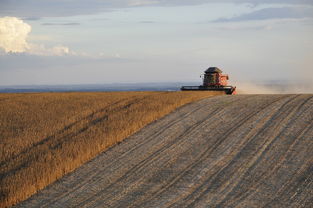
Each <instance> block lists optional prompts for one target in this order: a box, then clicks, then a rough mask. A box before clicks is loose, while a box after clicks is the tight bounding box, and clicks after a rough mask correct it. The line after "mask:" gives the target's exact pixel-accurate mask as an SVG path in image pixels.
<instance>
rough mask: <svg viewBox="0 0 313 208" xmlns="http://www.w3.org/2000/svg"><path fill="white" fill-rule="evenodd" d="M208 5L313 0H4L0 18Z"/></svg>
mask: <svg viewBox="0 0 313 208" xmlns="http://www.w3.org/2000/svg"><path fill="white" fill-rule="evenodd" d="M207 3H234V4H243V3H244V4H251V5H259V4H293V5H311V6H312V5H313V1H312V0H103V1H99V0H88V1H86V0H40V1H38V0H23V1H21V0H1V2H0V14H2V15H6V16H16V17H22V18H32V19H33V20H35V19H36V18H40V17H61V16H74V15H85V14H94V13H99V12H105V11H112V10H113V9H119V8H129V7H139V6H184V5H199V4H207ZM38 8H40V9H38Z"/></svg>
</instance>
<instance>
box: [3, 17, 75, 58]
mask: <svg viewBox="0 0 313 208" xmlns="http://www.w3.org/2000/svg"><path fill="white" fill-rule="evenodd" d="M30 31H31V26H30V25H29V24H27V23H25V22H23V20H21V19H18V18H16V17H2V18H0V48H2V49H3V50H4V52H5V53H28V54H33V55H41V56H64V55H76V54H75V52H72V51H71V50H70V49H69V48H68V47H66V46H63V45H57V46H54V47H52V48H47V47H45V46H44V45H38V44H32V43H29V42H27V37H28V34H29V33H30Z"/></svg>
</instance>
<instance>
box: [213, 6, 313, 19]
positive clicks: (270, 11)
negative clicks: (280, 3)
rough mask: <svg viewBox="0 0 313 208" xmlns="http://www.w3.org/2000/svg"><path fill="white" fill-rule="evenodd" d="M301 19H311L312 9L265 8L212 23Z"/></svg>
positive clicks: (312, 15)
mask: <svg viewBox="0 0 313 208" xmlns="http://www.w3.org/2000/svg"><path fill="white" fill-rule="evenodd" d="M303 18H313V8H305V7H282V8H265V9H260V10H257V11H254V12H251V13H248V14H243V15H240V16H236V17H231V18H220V19H217V20H215V21H213V22H239V21H253V20H268V19H303Z"/></svg>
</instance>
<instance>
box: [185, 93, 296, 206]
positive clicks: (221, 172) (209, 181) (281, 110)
mask: <svg viewBox="0 0 313 208" xmlns="http://www.w3.org/2000/svg"><path fill="white" fill-rule="evenodd" d="M298 97H299V95H298V96H294V97H292V98H291V99H289V100H288V101H287V102H285V103H284V104H283V105H282V106H281V107H280V108H279V109H278V110H277V112H276V114H274V116H273V117H278V116H279V114H281V113H285V112H286V111H284V107H285V106H287V105H288V104H289V103H291V102H292V101H294V100H295V99H297V98H298ZM265 108H266V107H265ZM291 108H295V107H294V106H291V107H290V109H291ZM288 110H289V109H288ZM288 113H290V112H288ZM270 120H271V119H270ZM268 124H269V122H268ZM265 126H266V127H268V125H265ZM266 127H265V128H264V129H266ZM264 129H262V130H264ZM257 136H258V135H256V137H257ZM251 140H253V138H252V139H251ZM251 140H250V141H249V143H250V142H251ZM249 143H248V144H249ZM248 144H246V145H245V146H247V145H248ZM257 152H258V151H257ZM241 154H242V151H240V152H238V153H237V155H236V156H234V158H233V159H232V160H231V161H230V162H229V163H227V164H226V165H225V166H224V167H223V168H221V169H220V170H218V172H216V173H215V174H214V175H213V176H211V177H209V178H208V179H207V180H205V181H204V182H203V183H202V185H201V186H200V187H199V188H197V189H196V190H195V191H194V192H192V193H191V194H190V195H189V196H188V198H189V197H192V196H193V195H195V194H196V193H197V192H199V191H200V190H201V189H203V188H205V187H208V186H209V184H214V183H217V182H218V181H217V180H218V176H219V175H222V176H224V175H225V174H226V172H228V171H227V170H228V169H231V167H232V166H233V165H235V164H236V161H237V160H238V159H239V158H238V157H240V156H241ZM253 158H254V159H252V160H253V161H254V160H255V159H257V158H258V156H254V157H253ZM216 177H217V178H216ZM209 189H210V186H209V188H205V190H204V191H202V192H201V193H200V194H199V195H198V196H197V197H195V198H193V199H192V203H191V204H189V205H188V206H185V207H193V206H195V204H196V203H197V202H198V201H199V200H200V199H202V198H203V197H204V196H205V195H206V194H207V192H208V191H209ZM184 201H185V200H184ZM185 204H186V203H185Z"/></svg>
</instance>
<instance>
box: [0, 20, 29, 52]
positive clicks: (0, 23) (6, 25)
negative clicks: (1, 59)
mask: <svg viewBox="0 0 313 208" xmlns="http://www.w3.org/2000/svg"><path fill="white" fill-rule="evenodd" d="M30 31H31V26H30V25H28V24H26V23H24V22H23V21H22V20H20V19H18V18H16V17H3V18H0V48H2V49H3V50H4V51H5V52H6V53H9V52H13V53H19V52H25V51H26V50H27V49H28V48H29V45H28V43H27V42H26V38H27V36H28V33H30Z"/></svg>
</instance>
